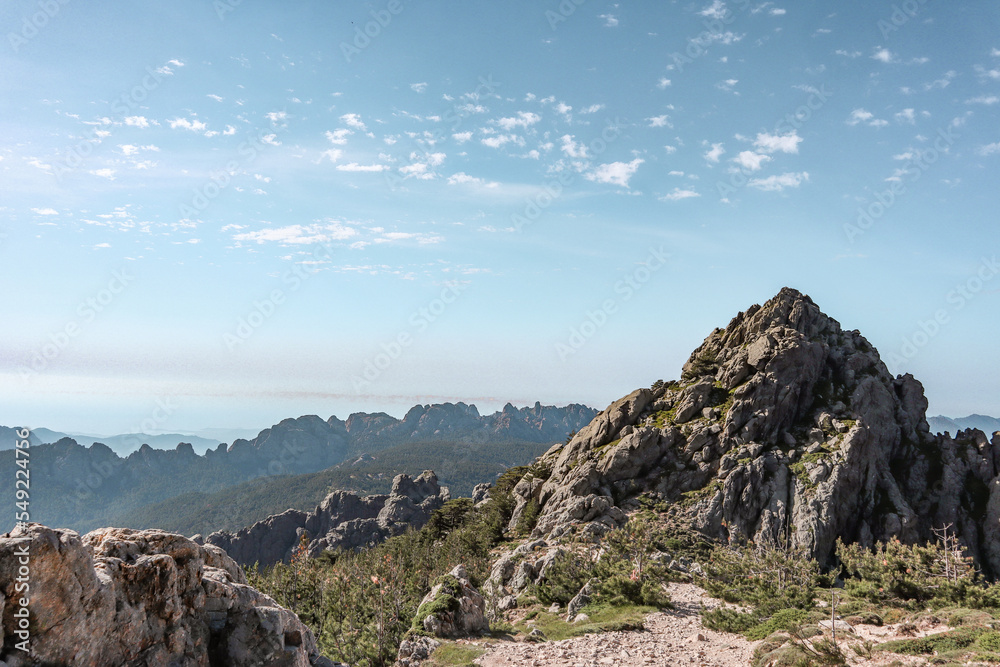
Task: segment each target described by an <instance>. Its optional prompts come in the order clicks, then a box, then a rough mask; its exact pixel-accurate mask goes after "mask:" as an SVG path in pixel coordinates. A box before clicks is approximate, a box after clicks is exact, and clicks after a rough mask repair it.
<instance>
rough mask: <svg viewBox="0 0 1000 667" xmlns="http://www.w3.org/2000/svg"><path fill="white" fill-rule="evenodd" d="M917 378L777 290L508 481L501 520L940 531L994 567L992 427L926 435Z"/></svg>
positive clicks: (999, 457) (873, 535)
mask: <svg viewBox="0 0 1000 667" xmlns="http://www.w3.org/2000/svg"><path fill="white" fill-rule="evenodd" d="M926 409H927V400H926V398H925V397H924V392H923V387H922V386H921V384H920V383H919V382H917V381H916V380H915V379H914V378H913V377H912V376H910V375H902V376H898V377H893V376H891V375H890V374H889V372H888V370H887V369H886V367H885V364H883V363H882V361H881V360H880V358H879V355H878V352H877V351H876V350H875V349H874V348H873V347H872V345H871V344H870V343H869V342H868V341H867V340H866V339H865V338H864V337H863V336H862V335H861V333H860V332H858V331H856V330H855V331H850V330H845V329H843V328H842V327H841V326H840V324H839V323H838V322H837V321H836V320H834V319H832V318H830V317H828V316H827V315H825V314H824V313H822V312H821V311H820V309H819V307H818V306H817V305H816V304H815V303H813V301H812V300H811V299H810V298H809V297H807V296H805V295H803V294H801V293H799V292H797V291H795V290H793V289H788V288H785V289H783V290H782V291H781V292H780V293H779V294H778V295H777V296H776V297H774V298H773V299H771V300H770V301H768V302H767V303H766V304H764V305H763V306H753V307H751V308H750V309H748V310H747V311H746V312H743V313H740V314H738V315H737V316H736V317H735V318H733V320H732V321H731V322H730V323H729V325H728V326H727V327H726V328H724V329H716V330H714V331H713V332H712V333H711V334H710V335H709V336H708V337H707V338H706V339H705V341H704V343H702V345H701V346H700V347H699V348H698V349H696V350H695V351H694V352H693V353H692V354H691V356H690V358H689V359H688V361H687V363H686V364H685V365H684V367H683V371H682V374H681V379H680V381H679V382H678V381H674V382H669V383H662V382H658V383H656V384H654V385H653V387H651V388H649V389H638V390H636V391H634V392H632V393H631V394H629V395H628V396H626V397H624V398H622V399H620V400H618V401H616V402H615V403H613V404H612V405H611V406H610V407H608V408H607V409H606V410H604V411H603V412H601V413H600V414H599V415H598V416H597V417H596V418H595V419H594V420H593V421H592V422H591V423H590V424H589V425H588V426H587V427H586V428H583V429H581V430H580V431H579V432H578V433H577V434H576V436H575V437H574V438H573V439H572V440H571V441H570V442H569V443H567V444H562V443H560V444H558V445H555V446H554V447H552V448H551V449H550V450H549V451H548V452H547V453H546V454H544V455H543V456H542V457H540V458H539V459H538V460H537V461H536V463H535V464H534V466H533V471H532V472H531V473H529V474H527V475H525V476H524V477H523V478H522V479H521V481H519V482H518V484H517V486H516V487H515V496H516V509H515V512H514V515H513V518H512V520H511V526H515V525H517V522H518V521H519V520H520V519H521V517H522V516H524V515H525V513H526V512H529V516H530V515H534V514H537V523H536V524H535V527H534V531H533V534H534V536H536V537H543V536H548V537H558V536H563V535H567V536H568V535H575V536H577V537H580V538H582V539H592V538H594V537H596V536H598V535H601V534H603V533H605V532H606V531H608V530H609V529H611V528H613V527H615V526H618V525H621V523H622V521H623V519H624V511H625V510H628V509H632V508H638V507H639V506H640V502H642V503H643V504H646V505H647V506H648V505H649V504H650V503H652V504H653V505H654V506H657V507H659V508H660V509H661V510H662V512H663V513H664V514H665V515H666V516H669V517H672V518H673V519H674V520H675V521H676V522H677V523H678V524H679V525H680V526H683V527H690V528H692V529H694V530H696V531H698V532H700V533H702V534H703V535H706V536H708V537H711V538H715V539H719V540H722V541H728V542H731V543H743V542H746V541H748V540H753V541H754V542H755V543H757V544H764V545H767V544H773V545H788V546H791V547H801V548H803V549H804V550H805V551H806V552H807V553H808V554H810V555H812V556H814V557H816V558H817V559H818V560H819V561H820V562H821V563H830V561H831V558H832V555H833V551H834V546H835V541H836V540H837V539H838V538H843V540H844V541H845V542H849V543H850V542H858V543H861V544H862V545H870V544H872V543H873V542H874V541H877V540H881V541H887V540H889V539H890V538H893V537H898V538H899V539H901V540H902V541H904V542H911V543H912V542H923V541H925V540H930V539H933V535H932V528H935V527H941V526H943V525H948V524H952V525H953V529H952V530H954V531H955V532H956V533H957V535H958V537H959V538H960V539H961V541H962V542H963V543H964V544H965V545H967V546H968V548H969V552H970V553H971V555H972V556H973V557H974V558H975V559H976V560H977V562H978V563H979V564H980V566H981V567H982V568H983V570H984V572H985V573H986V574H987V575H996V574H998V573H1000V477H998V473H1000V434H998V435H995V436H994V437H993V439H992V442H990V441H989V440H988V439H987V437H986V435H985V434H984V433H982V432H981V431H975V430H965V431H960V432H958V433H957V434H956V435H955V437H954V438H950V437H946V436H935V435H932V434H931V433H930V428H929V427H928V424H927V421H926V418H925V412H926Z"/></svg>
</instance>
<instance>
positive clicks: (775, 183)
mask: <svg viewBox="0 0 1000 667" xmlns="http://www.w3.org/2000/svg"><path fill="white" fill-rule="evenodd" d="M808 180H809V173H808V172H805V171H803V172H799V173H794V172H789V173H785V174H781V175H780V176H768V177H767V178H755V179H752V180H751V181H750V182H749V183H748V185H750V186H751V187H754V188H757V189H758V190H764V191H765V192H781V191H782V190H784V189H785V188H797V187H799V186H800V185H801V184H802V183H804V182H806V181H808Z"/></svg>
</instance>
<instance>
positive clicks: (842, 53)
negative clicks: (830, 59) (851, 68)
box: [834, 49, 861, 58]
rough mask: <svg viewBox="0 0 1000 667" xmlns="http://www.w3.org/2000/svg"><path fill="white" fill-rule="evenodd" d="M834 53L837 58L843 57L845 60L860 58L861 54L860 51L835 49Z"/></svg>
mask: <svg viewBox="0 0 1000 667" xmlns="http://www.w3.org/2000/svg"><path fill="white" fill-rule="evenodd" d="M834 53H835V54H837V55H838V56H844V57H845V58H860V57H861V52H860V51H845V50H844V49H837V50H836V51H834Z"/></svg>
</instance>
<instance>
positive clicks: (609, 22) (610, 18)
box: [597, 14, 618, 28]
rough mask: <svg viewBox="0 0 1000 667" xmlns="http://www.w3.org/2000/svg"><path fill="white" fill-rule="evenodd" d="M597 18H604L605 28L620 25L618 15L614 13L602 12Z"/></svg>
mask: <svg viewBox="0 0 1000 667" xmlns="http://www.w3.org/2000/svg"><path fill="white" fill-rule="evenodd" d="M597 18H599V19H604V27H605V28H614V27H616V26H617V25H618V17H617V16H615V15H614V14H601V15H600V16H598V17H597Z"/></svg>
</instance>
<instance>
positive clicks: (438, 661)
mask: <svg viewBox="0 0 1000 667" xmlns="http://www.w3.org/2000/svg"><path fill="white" fill-rule="evenodd" d="M483 653H486V649H485V648H480V647H479V646H470V645H463V644H453V643H451V642H446V643H443V644H441V645H440V646H438V647H437V648H436V649H435V650H434V653H432V654H431V657H430V658H429V659H428V660H427V661H425V662H424V663H423V664H424V665H426V667H475V664H476V663H475V662H473V661H474V660H475V659H476V658H478V657H479V656H481V655H482V654H483Z"/></svg>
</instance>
